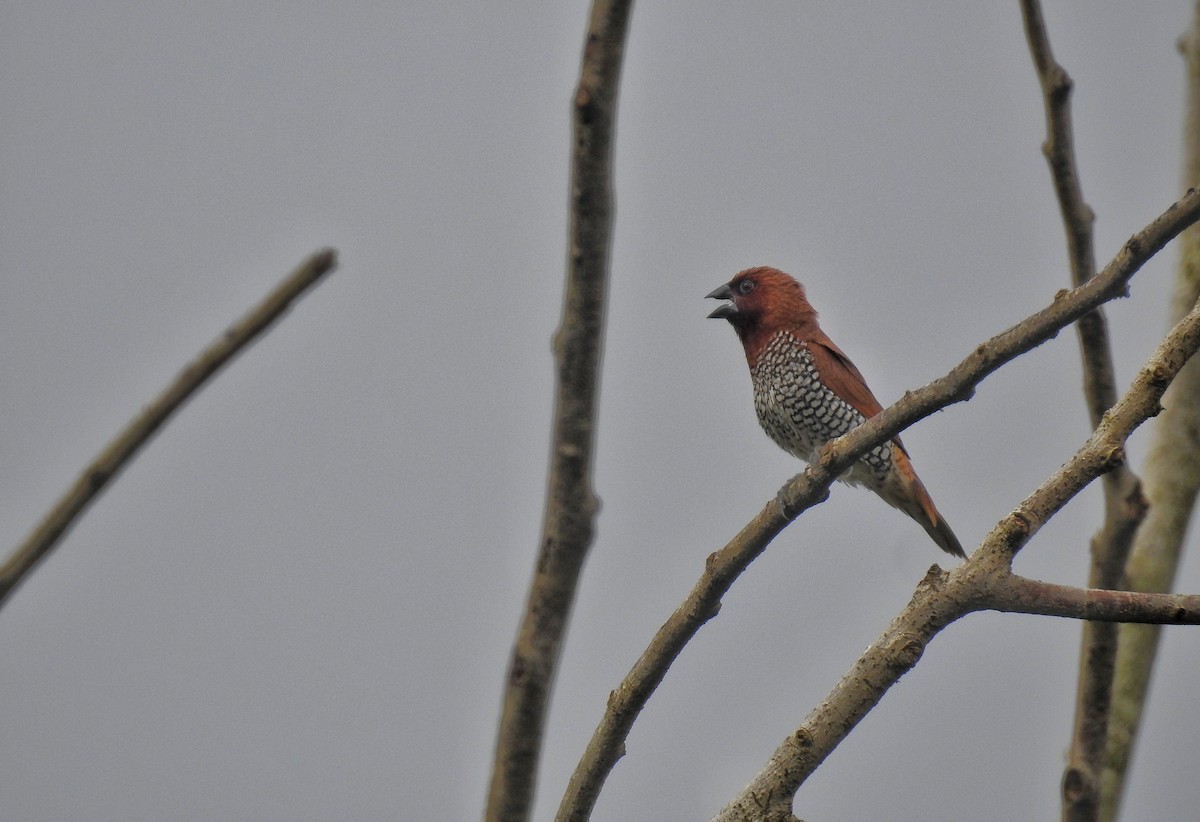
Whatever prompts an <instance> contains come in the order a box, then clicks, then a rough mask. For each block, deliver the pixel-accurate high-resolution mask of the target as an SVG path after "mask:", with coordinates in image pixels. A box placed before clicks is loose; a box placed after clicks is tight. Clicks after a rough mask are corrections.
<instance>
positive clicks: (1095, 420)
mask: <svg viewBox="0 0 1200 822" xmlns="http://www.w3.org/2000/svg"><path fill="white" fill-rule="evenodd" d="M1021 13H1022V16H1023V18H1024V22H1025V36H1026V39H1027V40H1028V42H1029V51H1030V54H1031V55H1032V57H1033V63H1034V66H1035V67H1036V69H1037V73H1038V79H1039V81H1040V83H1041V88H1042V100H1043V103H1044V106H1045V112H1046V142H1045V143H1043V145H1042V153H1043V154H1045V156H1046V161H1047V163H1048V165H1049V166H1050V175H1051V179H1052V181H1053V183H1054V192H1055V194H1056V196H1057V198H1058V204H1059V210H1060V212H1061V214H1062V221H1063V228H1064V229H1065V232H1066V238H1067V256H1068V260H1069V263H1070V268H1071V282H1072V283H1073V284H1074V285H1076V286H1078V285H1082V284H1083V283H1085V282H1087V280H1088V279H1090V278H1091V276H1092V273H1093V272H1094V271H1095V252H1094V250H1093V249H1094V244H1093V240H1092V225H1093V223H1094V221H1095V215H1094V213H1093V212H1092V209H1091V208H1090V207H1088V205H1087V203H1086V202H1084V199H1083V191H1082V187H1081V185H1080V182H1079V171H1078V168H1077V167H1076V162H1075V140H1074V135H1073V131H1072V126H1071V88H1072V81H1071V78H1070V76H1068V74H1067V72H1066V70H1065V69H1064V68H1063V67H1062V66H1061V65H1059V63H1058V62H1057V61H1056V60H1055V59H1054V54H1053V52H1052V51H1051V48H1050V40H1049V37H1048V35H1047V33H1046V25H1045V21H1044V19H1043V17H1042V10H1041V5H1040V3H1039V2H1038V0H1021ZM1075 328H1076V331H1077V333H1078V336H1079V347H1080V354H1081V356H1082V360H1083V393H1084V398H1085V400H1086V402H1087V408H1088V414H1089V416H1090V418H1091V423H1092V427H1093V428H1094V427H1096V426H1097V425H1099V424H1100V420H1101V418H1102V417H1103V415H1104V412H1105V411H1107V410H1108V409H1109V408H1111V407H1112V404H1113V403H1114V402H1116V399H1117V389H1116V376H1115V371H1114V368H1113V359H1112V346H1111V344H1110V342H1109V338H1108V323H1107V320H1106V319H1105V316H1104V311H1103V309H1100V308H1097V309H1096V310H1095V311H1091V312H1089V313H1087V314H1085V315H1083V316H1082V317H1080V318H1079V322H1078V323H1076V326H1075ZM1103 487H1104V525H1103V526H1102V527H1101V529H1100V531H1099V532H1098V533H1097V534H1096V535H1095V537H1094V538H1093V539H1092V544H1091V567H1090V569H1089V572H1088V583H1089V585H1091V586H1092V587H1095V588H1116V587H1117V586H1118V585H1119V584H1120V582H1121V576H1122V574H1123V573H1124V569H1125V561H1126V559H1127V558H1128V556H1129V550H1130V548H1131V547H1132V545H1133V535H1134V533H1135V532H1136V531H1137V527H1138V525H1139V524H1140V523H1141V521H1142V518H1143V517H1144V516H1145V512H1146V506H1147V503H1146V501H1145V499H1144V497H1143V496H1142V493H1141V483H1140V482H1138V479H1137V477H1136V476H1135V475H1134V474H1133V472H1132V471H1131V470H1129V469H1128V468H1127V467H1126V466H1124V465H1122V466H1119V467H1118V468H1117V469H1116V470H1114V471H1111V472H1110V473H1108V474H1106V475H1105V476H1104V480H1103ZM1080 642H1081V649H1080V657H1079V659H1080V662H1079V688H1078V692H1077V696H1076V701H1075V724H1074V732H1073V734H1072V740H1071V748H1070V752H1069V754H1068V762H1067V767H1066V771H1065V773H1064V776H1063V782H1062V784H1063V818H1064V820H1066V821H1067V822H1088V820H1094V819H1095V818H1096V813H1097V807H1098V797H1099V773H1100V769H1101V767H1102V759H1103V756H1104V743H1105V739H1106V736H1107V733H1108V712H1109V705H1110V703H1111V698H1112V677H1113V666H1114V661H1115V659H1116V654H1117V626H1116V625H1115V624H1112V623H1091V622H1087V623H1084V625H1083V628H1082V637H1081V641H1080Z"/></svg>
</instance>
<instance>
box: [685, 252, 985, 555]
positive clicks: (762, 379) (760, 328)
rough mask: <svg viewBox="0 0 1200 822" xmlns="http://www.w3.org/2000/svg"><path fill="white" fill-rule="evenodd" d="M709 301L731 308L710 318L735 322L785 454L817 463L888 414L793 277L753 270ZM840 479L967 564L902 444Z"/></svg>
mask: <svg viewBox="0 0 1200 822" xmlns="http://www.w3.org/2000/svg"><path fill="white" fill-rule="evenodd" d="M708 297H709V298H712V299H716V300H728V301H729V302H727V303H724V304H722V305H721V306H719V307H718V308H717V309H716V310H715V311H713V312H712V313H711V314H709V315H708V316H709V317H711V318H716V319H722V320H729V324H730V325H732V326H733V329H734V331H736V332H737V335H738V337H739V338H740V339H741V341H742V347H743V348H744V349H745V350H746V362H747V363H749V365H750V378H751V380H752V381H753V383H754V410H755V411H756V412H757V413H758V421H759V423H760V424H761V425H762V427H763V430H765V431H766V432H767V434H768V435H770V437H771V439H773V440H775V443H776V444H777V445H778V446H779V447H780V448H782V449H783V450H784V451H787V452H788V453H789V454H793V455H795V456H797V457H799V458H800V459H802V460H804V461H805V462H812V461H813V460H814V459H815V458H816V456H817V452H818V451H820V449H821V446H823V445H824V444H825V443H827V442H829V441H830V440H832V439H834V438H836V437H840V436H841V435H842V434H845V433H846V432H847V431H849V430H850V429H852V428H854V427H855V426H856V425H858V424H859V423H861V422H862V421H863V420H865V419H867V418H868V417H873V416H875V415H876V414H878V413H879V412H880V411H882V410H883V407H882V406H881V405H880V404H879V401H878V400H877V399H875V395H874V394H872V393H871V389H869V388H867V383H866V381H865V380H863V377H862V374H860V373H859V371H858V369H857V368H855V367H854V363H852V362H850V358H849V357H847V356H846V355H845V354H843V353H842V350H841V349H840V348H838V347H837V346H836V345H834V344H833V340H831V339H829V337H827V336H826V335H825V332H824V331H822V330H821V326H820V325H819V324H818V323H817V312H816V311H814V310H813V307H812V306H811V305H810V304H809V302H808V298H807V297H806V296H805V294H804V286H802V285H800V283H798V282H796V280H794V279H793V278H792V277H790V276H788V275H787V274H784V273H783V272H782V271H779V270H778V269H775V268H767V267H760V268H748V269H746V270H745V271H742V272H740V273H739V274H737V276H735V277H734V278H733V279H732V280H730V281H729V282H728V283H726V284H725V285H723V286H721V287H720V288H717V289H716V290H714V291H713V292H712V293H711V294H709V295H708ZM840 479H841V480H842V481H843V482H848V483H850V484H851V485H863V486H866V487H867V488H869V489H871V490H872V491H874V492H875V493H876V494H878V495H879V496H880V497H882V498H883V501H884V502H886V503H888V504H889V505H891V506H893V507H895V508H899V509H900V510H901V511H903V512H904V513H906V514H908V515H909V516H910V517H911V518H912V519H914V520H916V522H917V523H918V524H919V525H920V526H921V527H922V528H924V529H925V531H926V532H927V533H928V534H929V536H931V537H932V538H933V541H934V542H936V543H937V544H938V547H939V548H941V549H942V550H943V551H945V552H947V553H949V554H954V555H955V556H959V557H965V556H966V554H965V553H963V549H962V545H960V544H959V542H958V538H957V537H955V536H954V532H953V531H951V530H950V526H949V525H948V524H947V523H946V520H945V519H943V518H942V515H941V514H939V513H938V510H937V508H936V507H935V506H934V504H933V500H932V499H930V498H929V492H928V491H926V490H925V486H924V485H922V484H921V480H920V479H918V478H917V474H916V472H915V471H914V470H913V467H912V463H911V462H910V461H909V458H908V452H907V451H905V450H904V446H903V445H902V444H901V442H900V440H899V438H897V439H894V440H892V441H891V442H887V443H884V444H883V445H880V446H878V447H876V448H874V449H873V450H871V451H868V452H867V453H866V455H865V456H863V457H862V458H861V459H860V460H859V461H858V462H856V463H855V464H854V465H853V466H852V467H851V468H850V469H849V470H847V471H846V472H845V473H844V474H843V475H842V476H841V477H840Z"/></svg>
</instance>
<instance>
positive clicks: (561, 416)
mask: <svg viewBox="0 0 1200 822" xmlns="http://www.w3.org/2000/svg"><path fill="white" fill-rule="evenodd" d="M631 6H632V2H631V0H593V3H592V9H591V17H590V21H589V24H588V31H587V40H586V42H585V44H584V49H583V59H582V66H581V69H580V77H579V84H578V86H577V87H576V90H575V99H574V101H573V102H574V105H573V115H574V129H573V135H574V150H573V153H572V161H571V216H570V229H569V237H568V255H567V284H566V294H565V297H564V300H563V314H562V321H561V324H560V326H559V329H558V332H557V333H556V334H555V337H554V354H555V361H556V365H557V391H556V395H555V404H554V434H553V442H552V443H551V452H550V476H549V481H548V487H547V490H546V510H545V515H544V519H543V521H542V538H541V544H540V547H539V551H538V558H537V565H536V566H535V569H534V574H533V581H532V583H531V584H530V590H529V597H528V600H527V601H526V606H525V614H524V616H523V618H522V621H521V626H520V629H519V631H518V634H517V640H516V643H515V644H514V646H513V650H512V656H511V660H510V662H509V669H508V677H507V679H506V682H505V690H504V700H503V704H502V706H501V711H500V728H499V731H498V732H497V738H496V752H495V759H494V761H493V765H492V780H491V786H490V789H489V792H488V799H487V807H486V809H485V811H484V818H485V820H488V822H523V821H524V820H526V819H528V818H529V813H530V809H531V807H532V803H533V794H534V787H535V785H536V779H537V768H538V760H539V758H540V756H541V746H542V736H543V730H544V727H545V721H546V709H547V706H548V704H549V699H550V690H551V688H552V686H553V683H554V675H555V672H556V671H557V669H558V661H559V658H560V656H561V654H562V644H563V638H564V636H565V634H566V627H567V621H568V618H569V616H570V613H571V606H572V605H573V603H574V600H575V590H576V587H577V585H578V582H579V576H580V574H581V573H582V571H583V562H584V559H585V557H586V556H587V552H588V548H590V547H591V543H592V534H593V529H594V521H595V517H596V511H597V509H598V507H599V503H598V501H597V499H596V496H595V494H594V493H593V490H592V463H593V452H594V448H593V446H594V443H595V429H596V406H597V402H598V397H599V386H600V376H599V375H600V359H601V353H602V350H603V343H604V316H605V303H606V298H607V292H608V269H609V252H610V248H611V246H612V223H613V174H612V158H613V133H614V128H615V126H616V112H617V89H618V86H619V83H620V76H621V60H622V56H623V54H624V49H625V35H626V31H627V28H628V22H629V14H630V10H631Z"/></svg>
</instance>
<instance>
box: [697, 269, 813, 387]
mask: <svg viewBox="0 0 1200 822" xmlns="http://www.w3.org/2000/svg"><path fill="white" fill-rule="evenodd" d="M707 297H708V298H710V299H714V300H728V302H726V303H723V304H721V305H719V306H717V308H716V309H715V310H714V311H713V312H712V313H711V314H709V315H708V316H709V317H710V318H713V319H719V320H728V321H729V324H730V325H732V326H733V328H734V330H735V331H737V334H738V337H739V338H740V339H741V341H742V345H744V346H745V347H746V357H747V359H749V360H750V362H751V363H752V364H753V362H754V361H755V359H756V358H757V354H758V352H759V351H761V350H762V348H763V347H764V346H765V345H766V344H767V343H768V342H770V340H771V338H772V337H773V336H775V333H776V332H777V331H782V330H788V331H791V332H792V333H794V334H796V336H797V337H799V338H800V339H802V340H803V339H807V337H808V335H809V334H810V333H813V332H816V333H819V331H820V329H819V326H818V325H817V312H816V311H814V310H813V307H812V305H810V304H809V302H808V298H807V297H806V296H805V295H804V286H802V285H800V283H798V282H796V280H795V279H794V278H792V277H790V276H789V275H787V274H784V273H783V272H782V271H780V270H779V269H777V268H768V267H766V266H760V267H758V268H747V269H746V270H745V271H740V272H738V273H737V274H736V275H735V276H734V278H733V279H732V280H730V281H729V282H727V283H725V285H723V286H721V287H720V288H716V289H714V290H713V291H712V292H710V293H709V294H708V295H707Z"/></svg>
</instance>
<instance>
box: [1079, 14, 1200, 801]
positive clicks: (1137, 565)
mask: <svg viewBox="0 0 1200 822" xmlns="http://www.w3.org/2000/svg"><path fill="white" fill-rule="evenodd" d="M1180 48H1181V51H1182V52H1183V54H1184V57H1185V60H1186V68H1187V81H1186V93H1187V103H1186V106H1185V111H1186V114H1185V122H1184V135H1183V152H1184V156H1183V181H1184V185H1189V186H1190V185H1196V184H1197V183H1200V3H1197V4H1196V8H1195V11H1194V13H1193V19H1192V24H1191V28H1190V30H1189V31H1188V32H1187V34H1186V35H1184V37H1183V38H1182V39H1181V41H1180ZM1179 239H1180V242H1179V261H1178V264H1177V267H1176V274H1175V293H1174V295H1173V297H1172V300H1171V308H1170V317H1171V319H1172V320H1174V319H1175V318H1176V317H1180V316H1182V315H1183V314H1184V313H1185V312H1187V311H1188V309H1189V307H1190V306H1191V305H1193V304H1194V303H1195V302H1196V300H1197V299H1200V231H1198V230H1197V228H1196V227H1192V228H1190V229H1188V230H1187V231H1185V232H1184V233H1183V235H1182V236H1181V237H1180V238H1179ZM1163 404H1164V406H1165V407H1166V410H1165V411H1164V412H1163V413H1162V415H1161V416H1160V417H1159V418H1158V419H1157V420H1156V421H1155V424H1154V430H1153V433H1152V435H1151V441H1150V451H1149V454H1148V456H1147V459H1146V466H1145V469H1144V475H1145V488H1146V496H1147V497H1149V499H1150V500H1151V502H1152V506H1151V508H1150V512H1149V514H1148V516H1147V517H1146V521H1145V522H1144V523H1142V527H1141V528H1140V529H1139V531H1138V534H1137V537H1136V539H1135V540H1134V546H1133V551H1132V553H1131V555H1130V557H1129V561H1128V565H1127V568H1126V585H1127V586H1128V587H1130V588H1133V589H1135V590H1139V591H1169V590H1171V588H1172V587H1173V585H1174V580H1175V571H1176V569H1177V568H1178V566H1179V560H1180V555H1181V552H1182V549H1183V540H1184V536H1185V534H1186V532H1187V528H1188V523H1189V521H1190V520H1191V518H1192V515H1193V511H1194V509H1195V505H1196V497H1197V493H1200V360H1196V361H1193V362H1191V363H1189V364H1188V365H1187V367H1186V368H1185V369H1184V371H1183V373H1182V374H1180V375H1179V377H1178V378H1177V379H1176V381H1175V384H1174V385H1173V386H1172V387H1171V390H1170V391H1169V392H1168V393H1167V395H1166V397H1164V398H1163ZM1159 633H1160V632H1159V630H1158V628H1157V626H1152V625H1136V626H1135V625H1123V626H1121V627H1120V629H1119V634H1118V635H1119V650H1118V652H1117V658H1116V676H1115V683H1114V689H1113V704H1112V707H1111V712H1110V718H1109V725H1108V744H1107V747H1106V752H1105V758H1104V770H1103V771H1102V772H1101V775H1100V815H1099V818H1100V819H1102V820H1105V822H1112V820H1115V819H1117V817H1118V813H1119V811H1120V802H1121V795H1122V792H1123V790H1124V786H1125V777H1126V773H1127V770H1128V766H1129V762H1130V758H1131V756H1132V753H1133V747H1134V743H1135V741H1136V738H1137V732H1138V728H1139V726H1140V724H1141V717H1142V709H1143V707H1144V705H1145V701H1146V695H1147V693H1148V691H1149V687H1150V678H1151V674H1152V672H1153V669H1154V659H1155V656H1156V654H1157V650H1158V638H1159Z"/></svg>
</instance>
